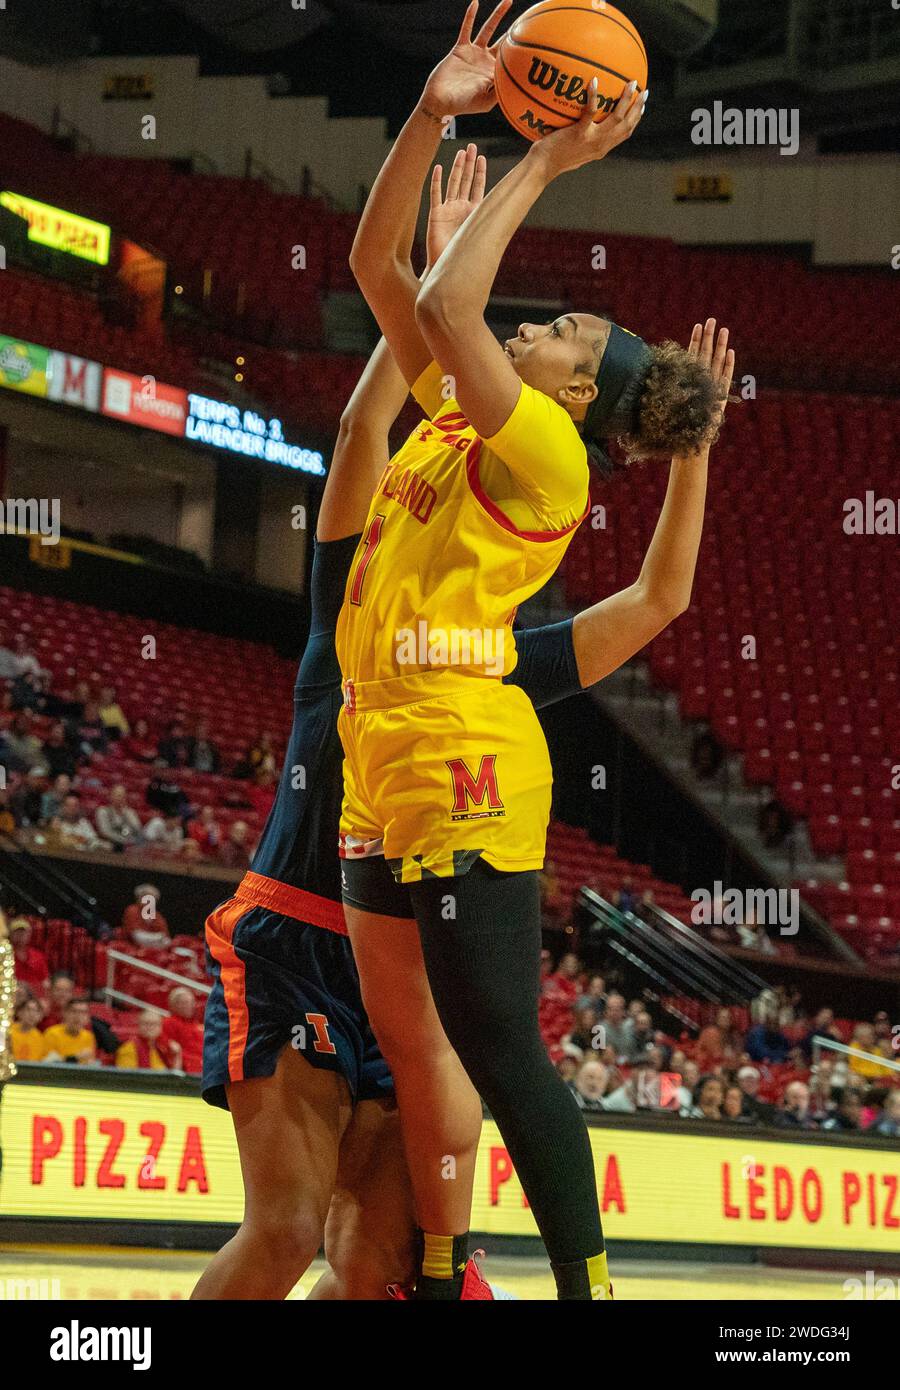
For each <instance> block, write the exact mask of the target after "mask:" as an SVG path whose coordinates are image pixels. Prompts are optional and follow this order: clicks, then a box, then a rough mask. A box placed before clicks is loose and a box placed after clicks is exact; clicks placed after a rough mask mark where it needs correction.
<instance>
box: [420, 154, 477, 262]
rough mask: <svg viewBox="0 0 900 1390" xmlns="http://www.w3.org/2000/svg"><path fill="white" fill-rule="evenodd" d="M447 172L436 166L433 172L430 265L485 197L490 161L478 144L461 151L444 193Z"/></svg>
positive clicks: (429, 247)
mask: <svg viewBox="0 0 900 1390" xmlns="http://www.w3.org/2000/svg"><path fill="white" fill-rule="evenodd" d="M443 173H444V171H443V169H442V168H441V166H440V164H436V165H435V166H434V169H433V170H432V173H431V205H430V207H429V210H428V230H427V233H426V238H425V241H426V246H427V251H428V265H429V267H431V266H433V265H434V264H435V262H436V261H438V260H439V259H440V257H441V255H442V253H443V251H444V248H445V246H447V244H448V243H449V241H450V239H451V238H452V236H453V234H454V232H455V231H456V230H457V228H459V227H461V226H462V224H463V223H464V222H465V220H466V218H467V217H469V216H470V215H471V214H472V213H473V212H474V211H475V209H476V208H477V207H478V204H479V203H480V202H481V200H482V198H483V197H484V190H485V184H486V182H487V160H486V159H485V157H484V155H483V154H479V153H478V147H477V145H468V146H467V147H466V149H464V150H460V151H459V153H458V154H457V156H456V158H455V159H454V161H453V164H452V165H451V168H450V172H449V174H448V175H447V189H446V192H444V191H443Z"/></svg>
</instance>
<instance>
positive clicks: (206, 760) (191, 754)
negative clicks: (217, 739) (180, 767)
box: [187, 719, 222, 773]
mask: <svg viewBox="0 0 900 1390" xmlns="http://www.w3.org/2000/svg"><path fill="white" fill-rule="evenodd" d="M187 765H188V767H192V768H193V769H194V771H195V772H214V773H217V772H218V771H219V769H220V768H221V766H222V757H221V754H220V752H219V748H218V744H216V743H214V742H213V740H212V739H211V738H210V736H209V722H208V721H207V720H206V719H198V721H197V727H196V728H195V730H194V735H193V738H189V739H188V758H187Z"/></svg>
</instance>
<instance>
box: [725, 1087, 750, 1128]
mask: <svg viewBox="0 0 900 1390" xmlns="http://www.w3.org/2000/svg"><path fill="white" fill-rule="evenodd" d="M722 1119H723V1120H727V1121H728V1123H729V1124H733V1125H748V1124H749V1123H750V1116H749V1115H746V1114H745V1113H744V1093H743V1091H742V1090H741V1088H740V1086H738V1084H737V1082H735V1081H733V1082H732V1083H731V1084H730V1085H728V1086H726V1087H725V1096H724V1099H723V1101H722Z"/></svg>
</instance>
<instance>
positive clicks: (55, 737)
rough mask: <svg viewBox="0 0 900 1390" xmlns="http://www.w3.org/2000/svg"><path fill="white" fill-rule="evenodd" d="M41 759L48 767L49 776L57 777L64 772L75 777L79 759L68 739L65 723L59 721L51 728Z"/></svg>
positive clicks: (67, 775)
mask: <svg viewBox="0 0 900 1390" xmlns="http://www.w3.org/2000/svg"><path fill="white" fill-rule="evenodd" d="M39 761H40V762H41V763H42V764H43V765H44V767H46V769H47V776H48V777H52V778H56V777H59V776H60V775H62V774H64V775H65V776H66V777H74V776H75V773H76V771H77V769H78V759H77V758H76V756H75V753H74V751H73V750H72V748H71V747H70V746H69V743H68V742H67V740H66V729H65V725H64V724H61V723H59V722H57V723H56V724H53V725H52V726H51V728H50V732H49V733H48V735H47V737H46V739H45V740H44V746H43V748H42V749H41V753H40V758H39Z"/></svg>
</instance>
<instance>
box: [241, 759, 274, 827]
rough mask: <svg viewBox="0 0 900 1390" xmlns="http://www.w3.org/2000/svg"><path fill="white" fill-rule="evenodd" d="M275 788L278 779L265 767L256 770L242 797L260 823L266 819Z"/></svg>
mask: <svg viewBox="0 0 900 1390" xmlns="http://www.w3.org/2000/svg"><path fill="white" fill-rule="evenodd" d="M277 787H278V779H277V777H276V776H275V773H274V772H270V771H269V770H268V768H265V767H260V768H257V770H256V772H255V773H254V774H253V778H252V780H251V783H250V786H249V787H248V788H247V790H246V791H245V793H244V795H245V797H246V798H247V802H248V803H249V805H250V806H252V807H253V810H254V811H255V812H256V814H257V816H258V817H259V819H260V820H261V821H264V820H265V819H266V817H267V816H268V814H269V812H270V811H271V809H272V803H273V802H274V800H275V792H276V789H277Z"/></svg>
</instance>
